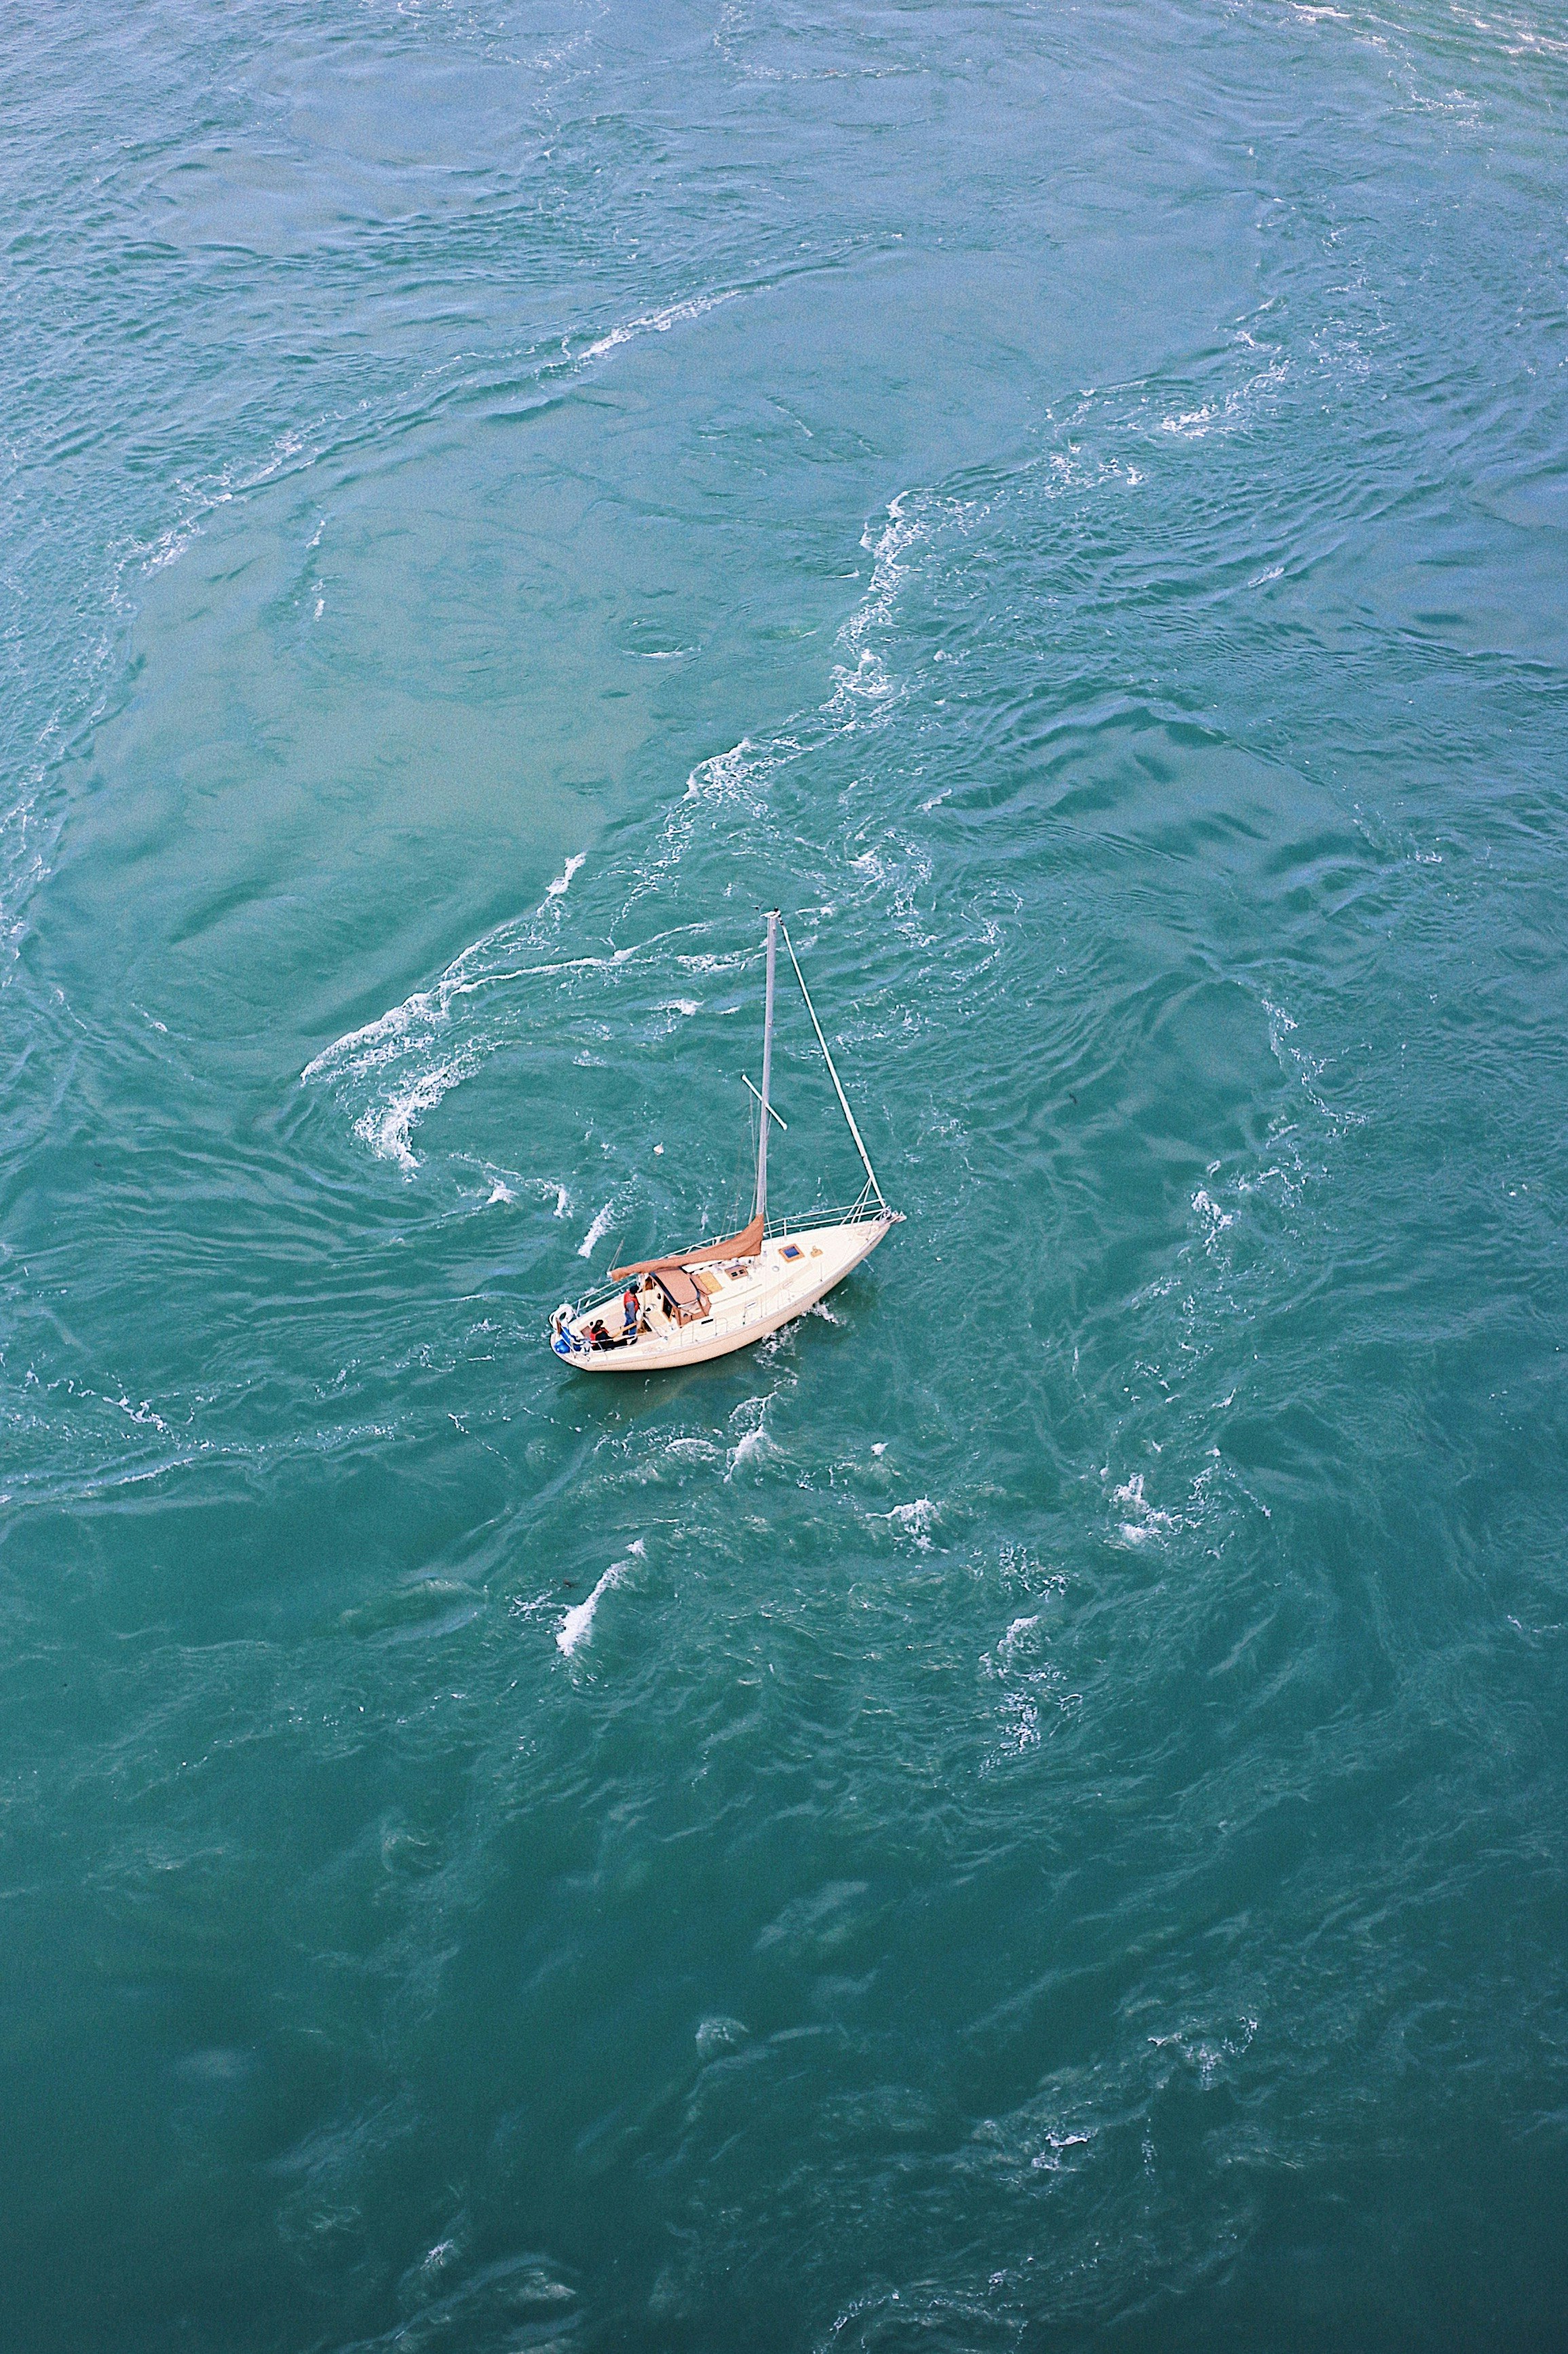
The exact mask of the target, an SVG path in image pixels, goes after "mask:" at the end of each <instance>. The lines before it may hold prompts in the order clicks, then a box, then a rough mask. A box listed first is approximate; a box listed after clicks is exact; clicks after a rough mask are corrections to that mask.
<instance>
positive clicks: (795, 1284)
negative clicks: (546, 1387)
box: [550, 908, 904, 1373]
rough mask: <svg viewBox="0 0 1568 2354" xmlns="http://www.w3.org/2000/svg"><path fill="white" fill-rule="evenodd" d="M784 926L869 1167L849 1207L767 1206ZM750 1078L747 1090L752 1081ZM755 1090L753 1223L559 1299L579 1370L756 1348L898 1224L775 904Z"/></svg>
mask: <svg viewBox="0 0 1568 2354" xmlns="http://www.w3.org/2000/svg"><path fill="white" fill-rule="evenodd" d="M780 934H782V936H783V940H784V946H785V949H787V951H788V953H789V961H790V963H791V964H792V965H793V966H794V968H795V978H796V980H797V981H799V982H800V994H801V996H802V997H803V998H804V999H805V1001H806V1011H807V1013H809V1014H810V1017H811V1027H812V1029H813V1030H814V1031H815V1032H816V1034H817V1044H818V1045H819V1046H821V1050H822V1059H823V1061H824V1062H825V1063H826V1064H827V1066H828V1073H829V1076H830V1077H831V1078H832V1083H833V1091H834V1093H835V1094H836V1095H837V1097H838V1099H839V1108H840V1109H841V1110H842V1113H843V1116H844V1118H845V1119H846V1120H847V1121H848V1123H849V1132H850V1134H851V1136H852V1137H853V1140H854V1147H855V1150H856V1151H857V1152H858V1153H859V1155H860V1157H861V1161H862V1164H863V1168H864V1170H865V1183H864V1184H863V1186H862V1188H861V1190H860V1193H859V1194H858V1196H857V1197H856V1199H855V1200H854V1201H853V1202H852V1203H851V1204H849V1206H848V1208H847V1209H839V1210H814V1211H812V1212H811V1213H810V1215H809V1216H808V1217H807V1218H804V1219H790V1218H770V1217H769V1216H768V1134H769V1131H770V1130H771V1129H772V1128H773V1127H774V1126H775V1124H777V1125H778V1126H779V1128H783V1127H784V1126H785V1122H784V1121H783V1119H781V1118H780V1117H779V1113H778V1112H777V1111H775V1109H774V1108H773V1104H772V1101H771V1087H772V1077H773V997H774V981H775V978H776V967H777V962H778V953H779V936H780ZM746 1084H747V1087H751V1082H750V1080H749V1079H747V1082H746ZM751 1091H752V1093H753V1095H755V1096H757V1097H758V1102H759V1104H760V1106H761V1119H760V1123H759V1126H758V1136H757V1192H756V1195H755V1198H754V1202H753V1206H752V1214H751V1218H750V1222H749V1224H747V1225H744V1226H742V1228H741V1229H740V1232H739V1233H738V1234H734V1235H717V1236H715V1237H712V1238H711V1239H710V1240H708V1241H707V1242H702V1243H694V1244H692V1245H691V1246H690V1247H689V1248H686V1249H683V1250H673V1251H666V1252H665V1253H664V1254H663V1255H662V1257H659V1258H645V1259H638V1260H636V1261H635V1262H633V1263H632V1264H631V1265H630V1266H626V1267H611V1268H610V1269H609V1274H608V1276H607V1278H606V1279H605V1281H604V1282H603V1283H602V1284H600V1285H599V1287H598V1288H597V1289H595V1290H593V1291H590V1292H589V1293H588V1295H587V1297H586V1298H584V1299H579V1300H578V1302H577V1306H576V1307H575V1308H574V1307H572V1306H571V1305H570V1304H569V1303H567V1304H564V1305H563V1306H561V1307H559V1308H557V1309H556V1312H555V1314H554V1316H552V1317H551V1319H550V1346H551V1347H552V1348H553V1349H554V1351H555V1352H556V1356H557V1357H562V1358H564V1359H565V1360H566V1361H567V1363H568V1364H571V1365H574V1366H577V1367H579V1368H580V1369H581V1370H582V1371H583V1372H584V1373H657V1372H660V1371H662V1370H663V1369H665V1368H668V1367H672V1366H675V1365H700V1364H703V1363H705V1362H706V1360H707V1359H708V1358H709V1357H726V1356H728V1355H729V1353H730V1352H731V1351H732V1350H735V1349H749V1348H750V1347H751V1346H752V1344H753V1342H754V1341H760V1340H763V1339H764V1338H765V1337H766V1336H767V1334H768V1333H769V1332H776V1331H778V1330H779V1326H780V1325H781V1324H788V1323H789V1321H790V1320H791V1319H792V1318H794V1317H796V1316H803V1315H804V1314H805V1312H806V1310H807V1309H808V1308H812V1307H814V1306H815V1305H816V1303H817V1301H818V1300H819V1299H822V1298H823V1296H824V1295H825V1294H826V1293H828V1292H830V1291H832V1288H833V1286H834V1285H835V1284H837V1283H842V1281H843V1279H844V1278H845V1276H846V1275H848V1274H850V1273H851V1272H852V1270H853V1268H855V1267H858V1266H859V1265H860V1263H861V1261H862V1259H863V1258H865V1257H868V1256H869V1254H870V1253H871V1252H872V1251H874V1249H875V1248H876V1246H877V1244H878V1243H879V1242H880V1241H881V1240H882V1238H883V1236H884V1235H885V1234H886V1232H887V1230H888V1228H889V1227H890V1226H895V1225H901V1224H902V1223H903V1215H904V1214H903V1212H902V1211H901V1210H890V1209H889V1208H888V1206H887V1204H886V1202H885V1200H884V1198H883V1193H882V1188H881V1186H880V1185H879V1184H878V1183H877V1182H876V1172H875V1170H874V1168H873V1167H872V1165H871V1156H870V1154H869V1153H868V1152H867V1151H866V1149H865V1140H864V1139H863V1137H862V1135H861V1132H860V1129H858V1128H857V1127H856V1125H855V1118H854V1114H853V1111H851V1109H850V1108H849V1098H848V1097H847V1096H846V1095H845V1094H844V1091H843V1085H842V1081H841V1079H840V1077H839V1075H838V1072H837V1070H836V1068H835V1067H834V1064H833V1058H832V1055H830V1054H829V1052H828V1042H827V1040H826V1039H825V1038H824V1037H823V1035H822V1025H821V1023H820V1022H819V1021H818V1019H817V1009H816V1007H815V1006H814V1005H813V1004H812V1002H811V998H810V991H809V990H808V989H807V987H806V979H805V975H804V974H803V973H802V972H801V970H800V960H799V958H798V957H797V956H796V954H795V950H794V947H793V945H792V943H791V941H790V938H789V930H788V928H786V926H785V924H784V922H783V920H782V918H781V917H780V915H779V910H778V909H777V908H774V909H772V911H771V912H770V913H769V915H768V988H767V1002H766V1006H765V1009H764V1013H763V1023H762V1086H761V1088H760V1089H758V1088H756V1087H752V1090H751Z"/></svg>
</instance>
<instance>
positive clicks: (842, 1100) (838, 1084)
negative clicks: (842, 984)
mask: <svg viewBox="0 0 1568 2354" xmlns="http://www.w3.org/2000/svg"><path fill="white" fill-rule="evenodd" d="M779 930H780V931H781V932H782V933H783V935H784V945H785V947H786V948H787V949H789V961H790V963H791V964H792V965H793V966H794V968H795V978H796V980H797V981H799V982H800V994H801V996H802V997H803V998H804V999H805V1001H806V1011H807V1013H809V1014H810V1017H811V1027H812V1029H813V1030H814V1031H815V1032H816V1034H817V1044H818V1045H819V1046H820V1047H821V1050H822V1060H823V1062H824V1063H826V1065H827V1066H828V1076H829V1077H830V1078H831V1079H832V1083H833V1086H834V1087H835V1089H836V1090H837V1093H838V1098H839V1106H840V1108H841V1110H842V1113H843V1116H844V1118H845V1119H847V1120H848V1122H849V1132H850V1134H851V1135H852V1136H853V1139H854V1149H855V1150H856V1151H857V1152H858V1153H859V1155H860V1157H861V1159H862V1160H863V1161H864V1163H865V1173H866V1175H867V1176H868V1177H869V1178H870V1180H871V1190H872V1192H873V1193H874V1194H875V1195H876V1198H877V1200H878V1201H879V1202H881V1203H882V1206H883V1208H884V1209H886V1207H887V1204H886V1202H885V1200H884V1198H883V1192H882V1188H881V1186H880V1185H879V1184H878V1183H877V1182H876V1172H875V1170H874V1168H873V1167H872V1165H871V1155H870V1153H869V1152H868V1151H867V1150H866V1149H865V1143H864V1140H863V1138H862V1136H861V1132H860V1130H859V1129H858V1128H857V1127H856V1126H855V1124H854V1114H853V1111H851V1109H850V1108H849V1097H847V1096H846V1095H845V1093H844V1090H843V1082H842V1080H841V1078H840V1077H839V1075H838V1072H837V1071H836V1070H835V1069H834V1067H833V1058H832V1055H830V1054H829V1052H828V1042H827V1040H826V1039H825V1038H824V1037H823V1035H822V1025H821V1023H820V1022H819V1021H818V1019H817V1009H816V1007H815V1006H814V1005H813V1004H812V1002H811V992H810V990H809V989H808V988H807V986H806V976H805V974H804V973H803V972H802V971H801V970H800V958H799V957H798V956H797V955H796V954H795V943H794V941H793V940H792V939H791V938H789V926H788V925H787V924H785V923H782V922H780V924H779Z"/></svg>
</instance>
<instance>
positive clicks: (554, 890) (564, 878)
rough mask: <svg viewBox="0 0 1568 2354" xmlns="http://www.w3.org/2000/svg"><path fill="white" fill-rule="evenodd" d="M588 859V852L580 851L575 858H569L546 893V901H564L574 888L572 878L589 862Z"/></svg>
mask: <svg viewBox="0 0 1568 2354" xmlns="http://www.w3.org/2000/svg"><path fill="white" fill-rule="evenodd" d="M587 859H588V852H587V851H586V850H579V851H578V852H577V854H576V856H575V857H572V858H568V859H567V863H566V864H565V866H564V867H563V868H562V869H561V872H560V873H559V874H558V875H556V879H555V881H554V882H553V883H552V884H551V885H550V887H549V889H548V890H547V891H546V894H545V897H546V900H549V899H564V898H565V897H566V896H567V892H568V891H569V890H570V889H571V887H572V876H573V875H575V874H576V873H577V869H578V867H579V866H581V865H583V864H585V863H586V862H587Z"/></svg>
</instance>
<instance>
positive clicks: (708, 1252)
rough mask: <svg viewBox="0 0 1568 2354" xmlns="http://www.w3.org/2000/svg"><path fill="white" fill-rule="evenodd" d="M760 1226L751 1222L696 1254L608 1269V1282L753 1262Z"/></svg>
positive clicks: (757, 1220) (682, 1253)
mask: <svg viewBox="0 0 1568 2354" xmlns="http://www.w3.org/2000/svg"><path fill="white" fill-rule="evenodd" d="M762 1224H763V1222H762V1220H761V1219H760V1218H753V1220H752V1221H751V1224H750V1225H748V1226H742V1228H741V1230H740V1232H739V1234H737V1235H725V1236H724V1237H723V1239H722V1240H721V1241H719V1242H716V1243H704V1244H702V1245H701V1246H700V1247H699V1248H698V1249H696V1250H690V1251H675V1252H672V1253H671V1254H670V1255H669V1256H667V1257H664V1258H640V1259H639V1260H638V1261H637V1262H636V1264H635V1266H632V1267H611V1268H610V1270H609V1272H610V1277H611V1279H612V1280H613V1279H614V1278H617V1277H619V1276H622V1275H657V1274H658V1273H659V1272H660V1270H661V1268H662V1267H711V1266H712V1265H713V1264H714V1262H715V1259H721V1258H755V1257H757V1254H758V1251H759V1250H760V1249H761V1248H762Z"/></svg>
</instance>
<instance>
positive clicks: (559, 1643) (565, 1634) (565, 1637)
mask: <svg viewBox="0 0 1568 2354" xmlns="http://www.w3.org/2000/svg"><path fill="white" fill-rule="evenodd" d="M646 1550H647V1548H646V1547H645V1545H644V1544H643V1542H642V1539H641V1537H638V1538H636V1539H635V1540H634V1541H633V1543H631V1544H630V1546H629V1547H628V1548H627V1558H626V1559H625V1560H624V1561H612V1562H611V1563H610V1565H609V1568H608V1569H607V1570H606V1571H605V1573H604V1575H603V1576H602V1577H601V1578H600V1579H599V1584H598V1585H596V1586H595V1587H594V1589H593V1592H592V1593H591V1594H590V1595H589V1596H588V1599H587V1601H586V1602H579V1603H578V1604H577V1606H576V1608H575V1609H572V1610H568V1611H567V1615H566V1617H564V1618H563V1619H562V1621H561V1623H560V1625H559V1627H558V1628H556V1649H558V1650H559V1651H560V1653H561V1654H562V1657H563V1658H565V1659H570V1658H571V1656H572V1653H573V1652H574V1651H575V1650H576V1649H577V1646H578V1644H579V1643H585V1642H587V1640H588V1633H589V1630H590V1629H591V1628H592V1626H593V1617H594V1612H595V1611H596V1610H597V1609H598V1608H599V1603H600V1601H601V1600H602V1599H603V1597H604V1596H605V1595H607V1594H608V1593H609V1589H610V1587H611V1586H612V1585H620V1581H621V1579H622V1578H623V1577H624V1576H625V1575H626V1574H627V1572H628V1570H629V1569H630V1567H631V1566H632V1560H633V1557H634V1556H635V1557H639V1558H640V1557H641V1555H642V1554H643V1553H645V1552H646Z"/></svg>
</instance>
